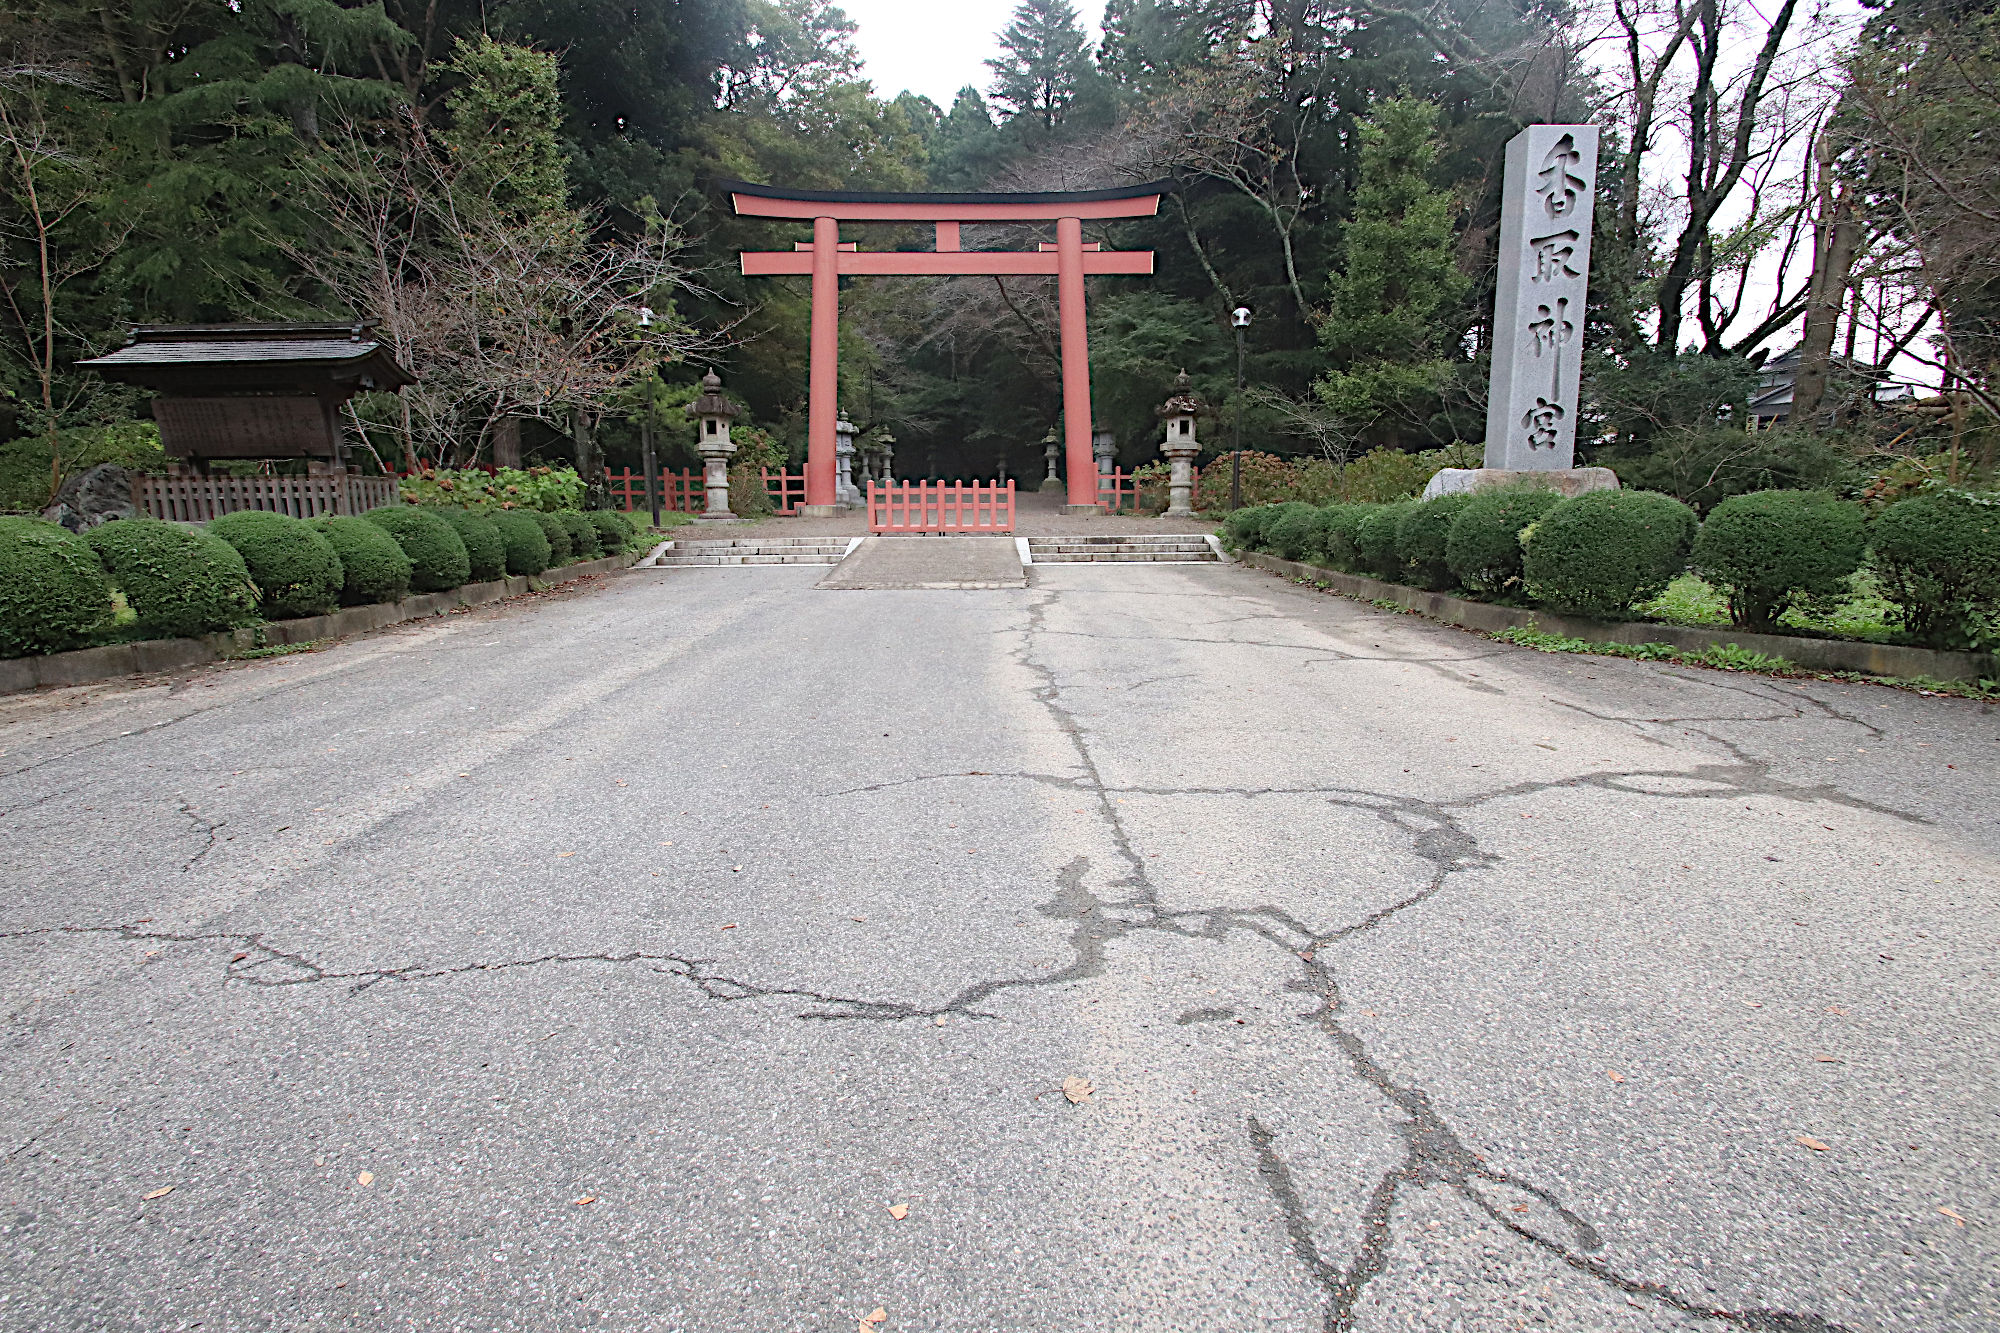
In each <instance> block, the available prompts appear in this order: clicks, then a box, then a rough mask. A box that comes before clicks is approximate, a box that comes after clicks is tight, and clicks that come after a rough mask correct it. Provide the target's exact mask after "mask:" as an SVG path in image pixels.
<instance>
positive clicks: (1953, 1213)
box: [146, 1194, 1965, 1226]
mask: <svg viewBox="0 0 2000 1333" xmlns="http://www.w3.org/2000/svg"><path fill="white" fill-rule="evenodd" d="M146 1197H147V1198H149V1199H150V1198H152V1197H153V1196H152V1195H150V1194H148V1195H147V1196H146ZM1938 1211H1939V1212H1941V1213H1943V1214H1944V1215H1945V1216H1946V1217H1948V1218H1950V1219H1951V1220H1952V1221H1953V1222H1954V1223H1956V1224H1957V1225H1959V1226H1964V1225H1965V1218H1964V1217H1963V1216H1962V1215H1960V1213H1959V1212H1958V1211H1957V1210H1956V1209H1952V1208H1947V1207H1945V1206H1944V1205H1943V1204H1939V1205H1938Z"/></svg>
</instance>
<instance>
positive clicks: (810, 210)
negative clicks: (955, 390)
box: [723, 181, 1172, 516]
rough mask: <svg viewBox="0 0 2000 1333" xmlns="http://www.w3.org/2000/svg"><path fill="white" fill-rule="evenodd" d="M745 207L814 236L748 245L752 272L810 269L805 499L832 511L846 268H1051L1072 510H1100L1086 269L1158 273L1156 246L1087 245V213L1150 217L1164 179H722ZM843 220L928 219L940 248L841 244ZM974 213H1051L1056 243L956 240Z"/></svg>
mask: <svg viewBox="0 0 2000 1333" xmlns="http://www.w3.org/2000/svg"><path fill="white" fill-rule="evenodd" d="M723 188H724V189H726V190H728V191H729V197H730V201H731V202H732V203H733V204H734V205H735V208H736V213H737V215H738V216H739V217H758V218H796V219H798V220H800V221H804V220H806V219H811V221H812V224H813V238H812V242H811V243H810V244H804V243H801V244H799V245H798V246H796V247H795V248H794V249H793V250H791V251H789V252H788V251H782V250H775V251H773V250H748V251H745V252H744V253H743V275H744V276H745V277H751V278H758V277H777V276H779V275H784V274H792V275H798V276H803V275H806V274H811V275H812V369H811V378H810V392H809V394H808V398H809V409H810V410H809V418H808V422H807V432H806V503H805V508H804V510H803V511H802V512H804V513H806V514H809V515H820V516H825V515H829V514H831V513H832V512H833V505H834V458H833V452H834V432H833V426H834V418H835V417H836V416H837V415H838V414H839V406H840V405H839V402H838V398H839V386H840V372H839V358H840V278H841V276H842V275H844V274H845V275H854V276H874V275H878V274H903V275H910V276H924V275H930V276H939V277H964V276H978V277H984V276H988V275H1001V276H1010V275H1034V274H1040V275H1044V276H1053V277H1054V278H1055V279H1056V282H1057V287H1056V292H1057V298H1058V308H1059V311H1060V316H1061V324H1062V385H1063V444H1064V452H1065V456H1066V457H1067V459H1068V463H1069V505H1068V507H1067V510H1066V512H1069V513H1083V512H1090V513H1095V512H1097V464H1096V461H1095V460H1094V459H1093V458H1092V457H1091V452H1090V426H1091V421H1090V348H1089V345H1088V338H1087V335H1086V332H1085V324H1084V312H1083V279H1084V276H1085V275H1086V274H1097V273H1124V274H1135V275H1140V276H1144V275H1147V274H1150V273H1152V271H1153V252H1152V251H1150V250H1101V249H1099V248H1098V246H1097V244H1096V243H1095V242H1092V243H1091V244H1089V245H1086V244H1084V240H1083V222H1084V219H1086V218H1089V219H1091V220H1093V221H1097V220H1101V219H1106V218H1144V217H1152V216H1153V215H1154V214H1155V213H1157V212H1158V211H1159V208H1160V196H1161V195H1162V194H1165V193H1166V192H1167V191H1168V190H1169V189H1171V188H1172V186H1171V184H1170V183H1168V182H1164V181H1161V182H1155V183H1154V184H1151V185H1137V186H1131V187H1128V188H1125V189H1119V190H1073V191H1062V192H1054V193H1047V194H882V193H877V192H875V191H870V190H780V189H775V188H773V187H772V186H768V185H750V184H746V183H744V182H741V181H730V182H725V183H724V184H723ZM843 222H877V223H904V224H908V223H912V222H919V223H923V222H927V223H932V224H935V226H936V227H937V249H935V250H930V251H924V250H916V251H911V250H878V251H864V250H861V249H859V248H858V247H857V246H856V245H855V244H854V243H852V242H847V243H842V241H841V239H840V224H841V223H843ZM968 222H1053V223H1055V224H1056V242H1055V244H1054V245H1048V244H1046V243H1045V244H1042V245H1040V246H1038V247H1036V248H1035V249H1034V250H961V249H960V248H959V237H958V229H959V226H960V225H961V224H963V223H968Z"/></svg>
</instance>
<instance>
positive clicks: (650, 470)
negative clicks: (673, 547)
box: [628, 310, 666, 529]
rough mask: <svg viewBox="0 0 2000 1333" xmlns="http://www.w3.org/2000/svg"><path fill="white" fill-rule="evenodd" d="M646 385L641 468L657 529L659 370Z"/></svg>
mask: <svg viewBox="0 0 2000 1333" xmlns="http://www.w3.org/2000/svg"><path fill="white" fill-rule="evenodd" d="M645 313H646V314H647V315H651V314H652V313H653V312H652V311H650V310H648V311H646V312H645ZM644 383H645V387H646V400H645V401H646V405H645V407H644V409H643V410H642V413H641V415H640V417H639V448H640V451H641V452H640V459H639V466H640V467H642V468H644V469H646V507H647V508H649V509H651V510H652V511H653V526H654V528H656V529H657V528H658V527H659V526H660V491H661V490H662V489H664V484H665V481H666V479H665V478H664V477H662V476H660V475H659V473H660V468H659V460H658V459H657V458H656V457H655V455H654V453H653V410H654V401H653V389H654V387H655V386H656V385H657V384H658V383H659V371H658V370H657V369H651V370H648V371H647V372H646V379H645V381H644ZM628 494H629V492H628Z"/></svg>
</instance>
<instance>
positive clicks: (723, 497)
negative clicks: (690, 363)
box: [683, 370, 742, 523]
mask: <svg viewBox="0 0 2000 1333" xmlns="http://www.w3.org/2000/svg"><path fill="white" fill-rule="evenodd" d="M683 410H684V411H685V412H686V413H687V414H688V415H689V416H690V417H692V418H694V422H695V430H696V432H697V434H696V436H695V442H694V447H695V449H696V450H697V451H698V452H699V453H700V454H701V485H702V494H703V496H704V498H706V499H707V501H708V507H707V509H706V510H704V511H703V512H702V513H700V514H697V515H695V517H696V519H697V520H699V521H701V522H704V523H734V522H735V521H736V515H734V514H732V513H730V512H729V458H730V455H732V454H734V453H735V452H736V446H735V445H734V444H731V443H730V442H729V423H730V422H731V421H733V420H734V419H735V418H736V417H737V416H738V414H740V413H741V411H742V409H741V408H739V407H737V406H736V404H734V403H732V402H730V401H729V400H728V399H727V398H725V397H723V396H722V377H721V376H720V375H717V374H716V373H715V372H714V371H712V370H711V371H709V372H708V373H707V374H706V375H703V376H702V377H701V396H700V397H698V398H696V399H695V400H694V401H693V402H691V403H689V404H688V405H687V407H686V408H684V409H683Z"/></svg>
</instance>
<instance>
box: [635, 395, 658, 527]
mask: <svg viewBox="0 0 2000 1333" xmlns="http://www.w3.org/2000/svg"><path fill="white" fill-rule="evenodd" d="M639 449H640V453H641V455H642V457H641V460H640V463H639V466H641V467H643V468H645V469H646V507H647V508H649V509H651V510H652V511H653V526H654V527H656V528H657V527H659V526H660V477H659V466H658V464H657V463H655V461H654V459H653V405H652V404H651V403H647V404H646V415H645V416H643V417H641V418H639Z"/></svg>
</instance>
